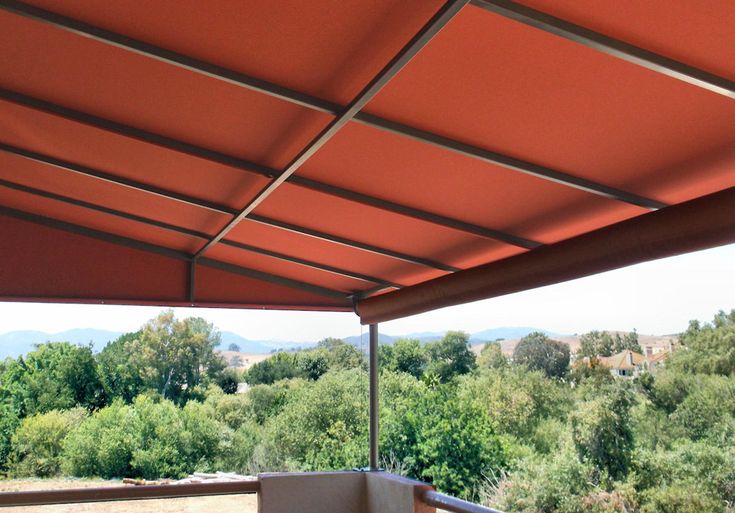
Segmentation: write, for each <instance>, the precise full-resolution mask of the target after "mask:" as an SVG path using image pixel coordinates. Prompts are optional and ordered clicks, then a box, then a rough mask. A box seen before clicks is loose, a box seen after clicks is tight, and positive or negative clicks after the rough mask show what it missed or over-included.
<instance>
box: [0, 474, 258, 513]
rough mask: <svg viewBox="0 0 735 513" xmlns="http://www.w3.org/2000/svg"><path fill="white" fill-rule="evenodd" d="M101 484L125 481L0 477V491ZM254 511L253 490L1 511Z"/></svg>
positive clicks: (130, 512) (9, 512)
mask: <svg viewBox="0 0 735 513" xmlns="http://www.w3.org/2000/svg"><path fill="white" fill-rule="evenodd" d="M101 486H105V487H107V486H127V485H123V484H122V483H121V482H120V481H103V480H87V479H68V480H67V479H38V480H8V481H0V492H21V491H31V490H59V489H62V488H92V487H101ZM257 511H258V499H257V496H256V495H255V494H250V495H225V496H221V497H192V498H191V499H153V500H142V501H125V502H97V503H88V504H63V505H56V506H23V507H17V508H3V512H4V513H5V512H7V513H72V512H73V513H93V512H94V513H256V512H257Z"/></svg>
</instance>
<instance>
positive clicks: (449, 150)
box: [0, 0, 735, 322]
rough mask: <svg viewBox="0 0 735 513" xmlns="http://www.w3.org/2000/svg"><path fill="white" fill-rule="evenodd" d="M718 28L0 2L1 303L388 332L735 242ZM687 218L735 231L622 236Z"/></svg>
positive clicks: (459, 3) (566, 10) (624, 18)
mask: <svg viewBox="0 0 735 513" xmlns="http://www.w3.org/2000/svg"><path fill="white" fill-rule="evenodd" d="M733 26H735V3H733V2H731V1H729V0H712V1H710V2H707V4H706V5H703V4H702V3H701V2H692V1H690V0H665V1H664V0H651V1H649V2H643V3H641V2H637V1H634V0H620V1H618V2H615V3H614V4H613V3H610V2H606V1H604V0H594V1H590V2H584V3H580V2H576V1H573V0H564V1H558V0H554V1H550V0H523V1H522V2H513V1H509V0H471V1H468V0H450V1H448V2H442V1H439V0H400V1H397V0H376V1H371V2H365V1H362V0H348V1H334V0H314V1H310V2H302V1H295V0H294V1H291V0H288V1H282V2H270V1H265V0H255V1H249V2H230V1H215V2H198V1H195V0H176V1H173V0H152V1H150V2H145V3H140V2H132V1H124V0H110V1H107V2H97V1H95V0H74V1H64V2H58V1H52V0H33V1H31V2H25V3H22V2H17V1H15V0H0V52H2V59H0V253H1V254H2V256H3V264H2V266H0V299H2V300H7V301H57V302H85V303H86V302H102V303H120V304H157V305H195V306H222V307H239V308H251V307H252V308H281V309H305V310H334V311H351V310H353V309H356V310H357V311H358V313H360V315H362V316H363V321H364V322H377V321H381V320H386V319H390V318H395V317H396V316H398V315H405V314H407V313H416V312H418V311H424V310H426V309H429V308H433V307H437V306H446V305H448V304H456V303H460V302H463V301H468V300H471V299H478V298H480V297H488V296H490V295H494V294H496V293H498V290H496V291H495V292H493V291H491V290H489V289H488V286H489V284H491V283H494V282H495V281H496V280H495V279H494V278H492V277H490V276H489V275H488V274H486V273H485V271H478V269H480V270H487V269H488V266H491V267H490V269H494V268H496V267H497V268H498V269H501V268H502V269H511V268H512V269H514V271H513V273H520V274H514V276H515V278H514V280H515V283H516V284H517V287H515V288H516V289H518V288H519V287H520V288H530V287H533V286H538V285H541V284H546V283H551V282H554V281H559V280H562V279H569V278H570V277H574V272H569V270H568V269H567V270H564V271H562V270H559V269H557V270H556V271H554V269H555V267H554V265H550V266H546V265H545V264H543V265H542V264H538V265H542V267H543V268H544V269H545V270H546V271H545V272H548V273H550V274H548V275H546V276H545V277H544V278H543V279H542V278H538V279H536V278H535V275H534V274H533V271H532V269H534V268H536V267H534V266H535V265H537V264H535V263H534V264H533V265H529V267H528V269H529V270H528V271H527V273H526V274H523V271H522V265H521V264H523V265H525V264H524V263H525V262H528V261H529V259H531V260H530V261H531V262H535V259H539V261H540V262H544V261H545V260H544V259H546V258H549V257H547V256H545V255H558V254H559V251H557V250H555V249H553V248H557V247H562V248H572V249H571V250H569V251H572V253H569V254H566V253H565V257H564V258H568V259H570V260H569V261H570V262H573V261H574V259H575V257H578V258H579V259H583V258H585V255H590V254H596V255H599V254H600V250H601V249H604V247H605V246H606V245H609V246H610V247H614V246H615V240H614V237H615V236H616V235H615V234H617V233H623V232H625V233H626V234H628V235H626V237H628V236H631V235H630V234H631V233H635V234H636V235H634V236H633V237H638V238H639V239H640V240H653V241H656V243H657V244H659V247H660V248H661V249H662V250H661V251H659V252H656V251H653V252H652V251H643V252H640V254H638V253H636V255H637V256H635V257H631V258H629V259H625V258H623V259H622V260H621V259H620V258H617V257H616V258H611V259H610V261H605V260H604V259H603V260H602V261H600V260H596V262H595V264H594V265H592V266H588V267H585V266H583V265H580V266H579V269H580V271H579V273H578V275H581V273H582V269H583V268H585V269H587V271H585V272H588V273H589V272H593V271H594V272H599V271H601V270H605V269H609V268H614V267H616V266H619V265H620V262H624V263H625V264H626V265H627V264H629V263H634V262H636V261H642V260H645V259H650V258H658V257H661V256H665V255H667V254H674V253H680V252H683V251H688V250H694V249H699V248H701V247H702V246H703V245H704V246H706V245H713V244H724V243H727V242H733V241H735V227H733V225H732V224H731V223H728V222H727V216H729V215H730V210H729V209H728V208H729V205H731V204H732V203H734V202H735V199H733V198H734V196H733V193H732V190H733V187H735V130H734V129H735V70H734V69H733V67H732V66H731V63H732V62H735V31H733V30H732V27H733ZM728 191H730V192H728ZM707 198H712V199H713V201H715V199H716V200H717V201H718V203H717V204H718V205H720V206H719V207H718V210H717V211H716V213H714V214H713V213H712V211H706V210H705V208H704V206H703V205H706V204H707V203H708V202H707ZM722 198H725V199H722ZM697 200H699V201H697ZM685 205H688V206H685ZM691 205H694V207H692V206H691ZM698 205H699V206H698ZM680 206H681V207H682V208H683V209H684V210H681V209H680V210H679V211H685V212H687V215H688V216H692V218H696V219H697V220H698V221H702V219H704V217H703V216H706V215H708V216H712V215H715V216H716V217H717V218H718V219H719V220H722V219H724V220H725V221H724V222H721V223H715V224H717V226H718V230H719V232H718V233H717V234H716V235H713V234H711V233H709V232H708V233H706V234H704V232H705V231H706V230H705V229H704V227H705V226H706V224H707V223H701V222H698V223H691V227H690V228H691V230H692V231H691V232H690V233H687V235H688V236H687V237H685V238H681V237H679V238H677V241H676V244H669V243H667V241H663V240H661V239H656V238H650V236H651V235H652V234H651V233H648V232H646V233H644V232H643V231H636V230H639V229H640V230H654V229H655V230H659V231H661V228H660V227H661V226H662V225H659V224H657V223H664V225H665V224H666V223H667V222H675V221H667V219H672V220H673V219H677V215H676V212H677V211H676V210H673V209H675V208H676V207H680ZM669 209H672V210H673V213H671V215H668V216H666V215H664V214H665V213H666V212H667V210H669ZM648 216H655V217H654V219H655V220H656V221H655V222H649V221H646V220H645V219H647V218H648ZM698 216H700V217H701V218H700V217H698ZM732 217H733V218H735V215H733V216H732ZM661 219H663V221H661ZM705 220H706V219H705ZM616 226H619V227H621V228H620V229H615V228H614V227H616ZM630 226H634V227H638V226H640V228H633V229H632V230H633V231H632V232H631V231H630V230H631V228H630ZM626 227H627V228H626ZM646 227H648V228H646ZM654 227H655V228H654ZM610 230H612V231H610ZM625 230H628V231H625ZM595 234H598V235H595ZM606 234H607V235H606ZM672 236H673V235H672ZM580 237H587V238H582V239H580ZM579 240H582V241H583V243H579V242H574V241H579ZM570 241H571V242H570ZM585 241H586V242H585ZM687 241H691V242H687ZM631 247H632V246H631ZM550 248H551V249H550ZM575 248H576V249H575ZM665 248H669V249H665ZM565 251H566V250H565ZM574 251H576V252H577V253H574ZM602 253H604V251H603V252H602ZM533 255H537V256H533ZM554 258H557V257H554ZM494 265H495V266H496V267H492V266H494ZM507 266H510V267H507ZM519 266H521V267H519ZM518 269H521V270H520V271H519V270H518ZM466 277H474V278H473V279H472V280H469V281H468V278H466ZM483 280H484V281H483ZM453 282H460V283H462V286H461V287H460V288H461V292H459V291H458V290H459V289H452V287H454V286H455V285H452V283H453ZM470 282H471V283H470ZM468 283H470V285H469V288H467V287H468ZM437 287H438V288H437ZM444 287H447V288H446V289H445V288H444ZM504 287H506V288H505V289H502V287H501V289H502V290H500V292H501V293H502V292H503V291H504V290H506V289H508V290H510V289H513V288H514V287H513V286H507V285H504ZM450 289H451V290H450ZM426 290H431V293H430V294H428V295H427V294H426V293H425V291H426ZM422 291H423V292H422ZM429 296H431V297H429ZM406 298H409V299H408V300H407V299H406ZM437 298H442V299H441V300H438V299H437ZM406 301H408V302H409V303H410V305H408V303H407V302H406ZM365 312H369V313H365Z"/></svg>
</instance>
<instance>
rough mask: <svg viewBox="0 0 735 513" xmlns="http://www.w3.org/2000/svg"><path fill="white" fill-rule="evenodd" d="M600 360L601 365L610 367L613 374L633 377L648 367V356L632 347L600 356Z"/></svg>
mask: <svg viewBox="0 0 735 513" xmlns="http://www.w3.org/2000/svg"><path fill="white" fill-rule="evenodd" d="M598 360H599V365H600V366H601V367H607V368H608V369H610V372H611V373H612V375H613V376H621V377H626V378H628V377H633V376H637V375H638V374H640V372H641V371H643V370H646V369H647V365H646V357H645V356H643V355H642V354H640V353H636V352H634V351H631V350H630V349H626V350H625V351H622V352H620V353H618V354H614V355H612V356H600V357H599V358H598Z"/></svg>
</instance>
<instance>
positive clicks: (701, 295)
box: [0, 245, 735, 342]
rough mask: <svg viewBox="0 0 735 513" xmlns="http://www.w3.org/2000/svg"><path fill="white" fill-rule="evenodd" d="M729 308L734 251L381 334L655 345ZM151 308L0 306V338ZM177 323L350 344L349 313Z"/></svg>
mask: <svg viewBox="0 0 735 513" xmlns="http://www.w3.org/2000/svg"><path fill="white" fill-rule="evenodd" d="M733 308H735V245H730V246H723V247H721V248H715V249H711V250H707V251H701V252H697V253H690V254H688V255H683V256H679V257H673V258H667V259H663V260H658V261H655V262H648V263H645V264H639V265H635V266H631V267H627V268H625V269H620V270H616V271H610V272H607V273H603V274H598V275H596V276H592V277H589V278H582V279H579V280H574V281H570V282H567V283H562V284H559V285H551V286H548V287H543V288H539V289H534V290H530V291H526V292H521V293H517V294H511V295H508V296H504V297H500V298H494V299H489V300H485V301H478V302H475V303H470V304H466V305H461V306H455V307H450V308H444V309H441V310H436V311H434V312H429V313H425V314H421V315H416V316H413V317H407V318H405V319H400V320H397V321H392V322H387V323H384V324H381V326H380V330H381V332H384V333H388V334H395V335H401V334H407V333H412V332H421V331H444V330H448V329H461V330H465V331H468V332H476V331H480V330H483V329H488V328H497V327H501V326H530V327H535V328H542V329H546V330H549V331H553V332H556V333H564V334H572V333H584V332H586V331H590V330H593V329H606V330H632V329H633V328H635V329H637V330H638V332H639V333H643V334H656V335H663V334H669V333H677V332H680V331H682V330H684V329H685V328H686V327H687V324H688V322H689V320H690V319H699V320H702V321H706V320H711V319H712V317H713V316H714V314H715V313H716V312H717V311H718V310H720V309H722V310H728V311H729V310H730V309H733ZM160 310H161V308H154V307H137V306H114V305H60V304H39V303H0V333H5V332H8V331H15V330H39V331H45V332H48V333H56V332H59V331H65V330H67V329H71V328H98V329H107V330H112V331H134V330H136V329H138V328H139V327H140V326H141V325H142V324H143V323H144V322H145V321H146V320H148V319H150V318H152V317H154V316H155V315H156V314H157V313H158V312H159V311H160ZM175 311H176V315H177V316H178V317H187V316H194V315H196V316H201V317H204V318H205V319H207V320H208V321H210V322H212V323H214V324H215V325H216V326H217V327H218V328H219V329H220V330H223V331H233V332H235V333H237V334H239V335H241V336H243V337H245V338H248V339H255V340H288V341H294V342H304V341H315V340H319V339H321V338H323V337H326V336H338V337H345V336H350V335H359V334H360V333H361V332H362V330H363V329H364V331H367V329H366V328H362V327H361V326H360V324H359V322H358V319H357V316H355V315H354V314H349V313H315V312H276V311H264V310H231V309H211V308H176V309H175Z"/></svg>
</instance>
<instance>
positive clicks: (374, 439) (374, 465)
mask: <svg viewBox="0 0 735 513" xmlns="http://www.w3.org/2000/svg"><path fill="white" fill-rule="evenodd" d="M369 372H370V470H378V468H379V466H378V424H379V422H378V421H379V419H378V325H377V324H371V325H370V369H369Z"/></svg>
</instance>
